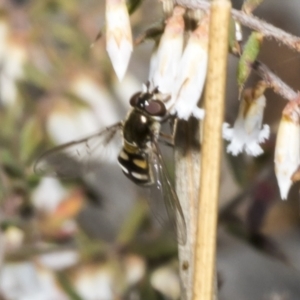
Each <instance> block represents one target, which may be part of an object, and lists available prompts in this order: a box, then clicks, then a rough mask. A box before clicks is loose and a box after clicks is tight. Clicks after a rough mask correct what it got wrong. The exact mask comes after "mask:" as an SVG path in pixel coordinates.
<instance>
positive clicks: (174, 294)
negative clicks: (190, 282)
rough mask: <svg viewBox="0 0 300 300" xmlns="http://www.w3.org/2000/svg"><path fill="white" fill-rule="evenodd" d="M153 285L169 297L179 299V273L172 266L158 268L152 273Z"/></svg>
mask: <svg viewBox="0 0 300 300" xmlns="http://www.w3.org/2000/svg"><path fill="white" fill-rule="evenodd" d="M150 281H151V285H152V286H153V288H154V289H156V290H157V291H159V292H161V293H162V294H163V295H164V296H166V297H167V298H168V299H174V300H175V299H179V297H180V280H179V276H178V274H177V273H176V272H175V270H174V269H173V268H172V267H171V266H163V267H160V268H158V269H156V270H155V271H154V272H153V273H152V275H151V279H150Z"/></svg>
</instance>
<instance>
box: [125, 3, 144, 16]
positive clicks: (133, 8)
mask: <svg viewBox="0 0 300 300" xmlns="http://www.w3.org/2000/svg"><path fill="white" fill-rule="evenodd" d="M126 2H127V3H126V4H127V9H128V12H129V14H130V15H132V14H133V13H134V12H135V11H136V9H137V8H138V7H139V6H140V5H141V4H142V2H143V0H127V1H126Z"/></svg>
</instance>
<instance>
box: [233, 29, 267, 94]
mask: <svg viewBox="0 0 300 300" xmlns="http://www.w3.org/2000/svg"><path fill="white" fill-rule="evenodd" d="M262 41H263V34H262V33H260V32H252V34H251V35H250V37H249V38H248V40H247V43H246V45H245V47H244V51H243V53H242V55H241V58H240V61H239V64H238V72H237V81H238V86H239V90H240V93H241V90H242V89H243V87H244V84H245V82H246V80H247V79H248V77H249V75H250V73H251V70H252V64H253V63H254V62H255V60H256V58H257V56H258V54H259V51H260V48H261V44H262Z"/></svg>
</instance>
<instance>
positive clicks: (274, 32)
mask: <svg viewBox="0 0 300 300" xmlns="http://www.w3.org/2000/svg"><path fill="white" fill-rule="evenodd" d="M174 2H175V3H177V4H179V5H182V6H184V7H187V8H191V9H202V10H204V11H206V12H208V11H209V10H210V6H211V4H210V2H208V1H206V0H174ZM231 14H232V17H233V18H234V19H235V20H236V21H239V22H240V23H241V24H243V25H244V26H247V27H249V28H251V29H253V30H256V31H259V32H261V33H262V34H263V35H264V36H265V37H268V38H274V39H275V40H277V41H278V42H279V43H280V44H285V45H286V46H288V47H289V48H291V49H293V50H296V51H299V52H300V38H299V37H297V36H294V35H292V34H290V33H288V32H286V31H284V30H282V29H279V28H277V27H275V26H273V25H271V24H269V23H267V22H265V21H263V20H261V19H259V18H257V17H255V16H253V15H249V14H246V13H244V12H243V11H239V10H236V9H234V8H233V9H231Z"/></svg>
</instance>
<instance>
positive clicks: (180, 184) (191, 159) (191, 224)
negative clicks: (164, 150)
mask: <svg viewBox="0 0 300 300" xmlns="http://www.w3.org/2000/svg"><path fill="white" fill-rule="evenodd" d="M198 128H199V123H198V122H197V121H196V120H195V119H190V120H189V121H188V122H185V121H179V122H178V125H177V130H176V142H175V145H176V147H175V161H176V192H177V195H178V198H179V200H180V202H181V207H182V210H183V214H184V217H185V221H186V226H187V242H186V244H185V245H179V248H178V250H179V271H180V279H181V299H182V300H183V299H184V300H191V299H192V296H193V275H194V250H195V242H196V241H195V239H196V226H197V222H196V216H197V202H198V191H199V184H200V182H199V181H200V156H199V151H200V150H199V148H200V142H199V137H200V135H199V129H198Z"/></svg>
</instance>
